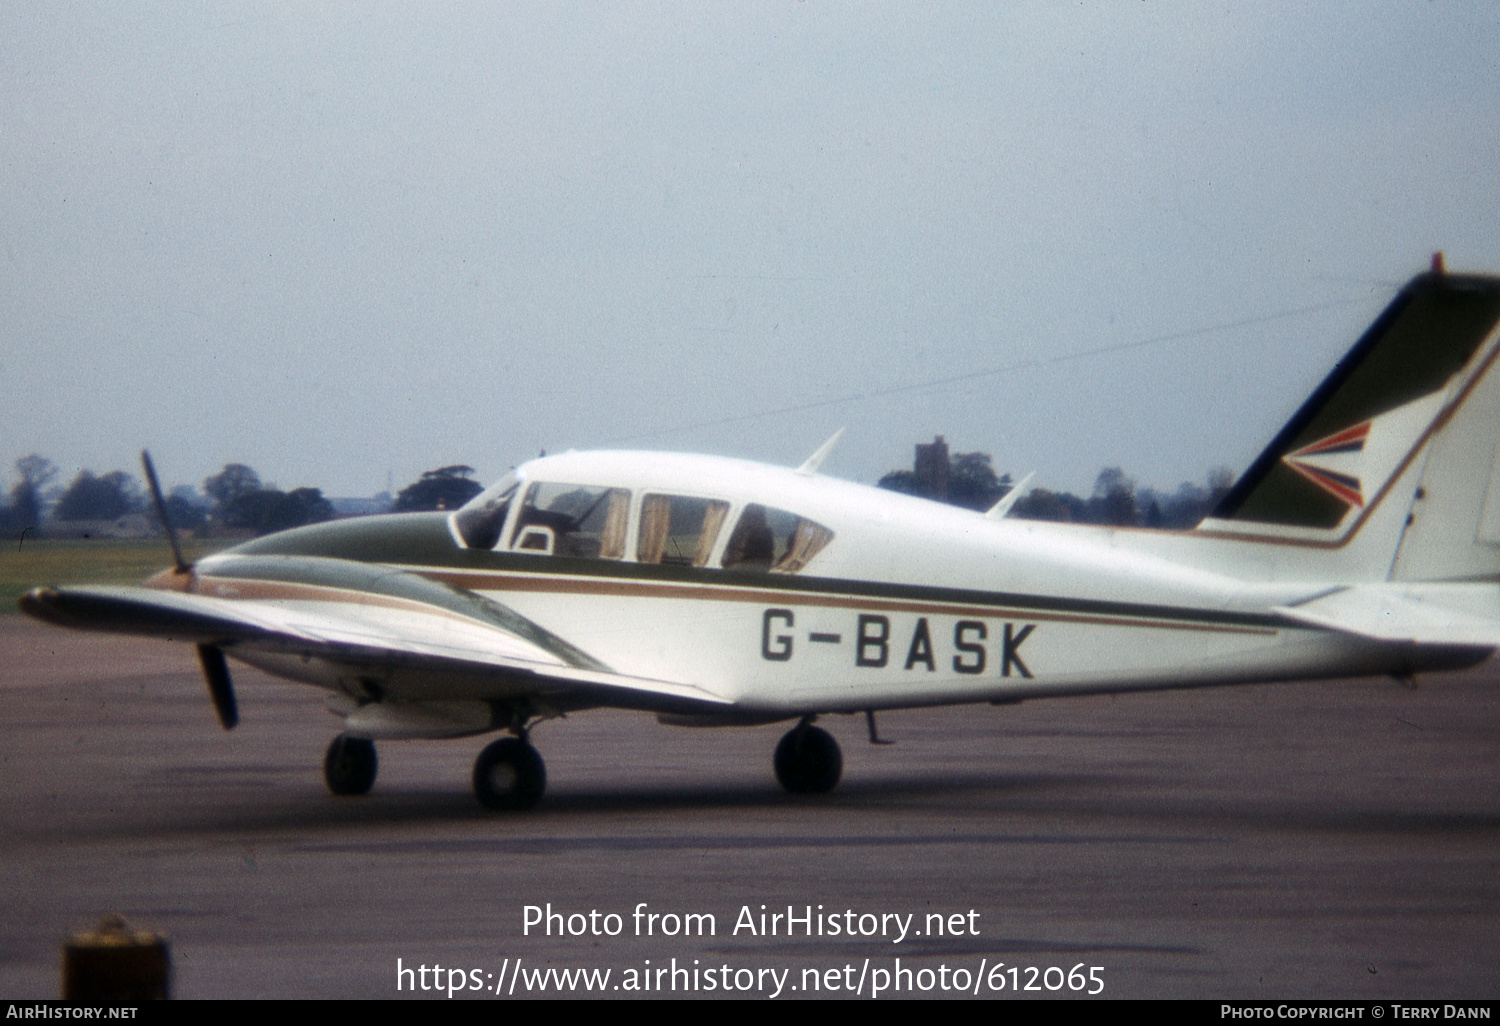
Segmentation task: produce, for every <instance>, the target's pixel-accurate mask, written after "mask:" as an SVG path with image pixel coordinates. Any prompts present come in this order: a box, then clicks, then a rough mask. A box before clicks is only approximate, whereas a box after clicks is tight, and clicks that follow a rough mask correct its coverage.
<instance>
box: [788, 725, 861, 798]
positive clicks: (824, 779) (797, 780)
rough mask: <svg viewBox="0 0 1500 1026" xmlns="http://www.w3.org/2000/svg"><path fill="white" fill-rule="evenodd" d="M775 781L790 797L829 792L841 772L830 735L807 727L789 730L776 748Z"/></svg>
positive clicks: (841, 761) (841, 763) (836, 746)
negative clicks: (791, 795) (792, 795)
mask: <svg viewBox="0 0 1500 1026" xmlns="http://www.w3.org/2000/svg"><path fill="white" fill-rule="evenodd" d="M775 761H776V779H777V780H779V781H781V786H782V787H784V788H786V789H787V790H788V791H790V792H791V793H792V794H823V793H825V792H827V791H832V790H833V789H834V787H835V786H836V785H837V784H838V782H839V777H840V775H842V774H843V772H844V756H843V755H842V754H841V753H840V752H839V743H838V742H837V741H835V740H834V739H833V735H832V734H830V733H828V731H826V730H824V729H822V728H821V727H814V726H812V725H810V724H807V725H803V726H797V727H793V728H792V729H791V730H789V731H787V732H786V736H785V737H783V738H782V739H781V742H780V743H779V744H778V745H777V746H776V760H775Z"/></svg>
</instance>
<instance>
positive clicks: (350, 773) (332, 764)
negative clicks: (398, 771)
mask: <svg viewBox="0 0 1500 1026" xmlns="http://www.w3.org/2000/svg"><path fill="white" fill-rule="evenodd" d="M378 769H379V765H378V764H377V762H376V760H375V742H374V741H371V740H370V739H369V738H367V737H350V736H349V735H348V734H340V735H339V736H338V737H336V738H334V739H333V741H332V742H331V743H330V744H329V746H328V754H327V755H325V756H324V757H323V779H324V780H325V781H327V782H328V790H330V791H332V792H333V793H334V794H339V795H350V794H369V793H370V788H371V787H374V786H375V773H376V771H377V770H378Z"/></svg>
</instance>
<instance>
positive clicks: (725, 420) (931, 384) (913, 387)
mask: <svg viewBox="0 0 1500 1026" xmlns="http://www.w3.org/2000/svg"><path fill="white" fill-rule="evenodd" d="M1365 299H1366V297H1364V296H1355V297H1352V298H1349V299H1335V300H1329V301H1328V302H1325V303H1314V304H1312V305H1311V306H1298V307H1291V308H1289V309H1285V310H1278V311H1276V312H1275V313H1269V314H1257V315H1256V316H1254V317H1243V318H1240V319H1239V320H1234V321H1225V322H1223V323H1220V324H1210V325H1205V326H1202V327H1197V328H1189V329H1187V330H1185V331H1174V332H1169V333H1167V334H1164V335H1153V336H1151V337H1150V338H1143V339H1134V340H1132V341H1130V342H1116V343H1112V344H1110V345H1106V346H1097V347H1095V348H1093V349H1083V350H1079V351H1078V352H1074V353H1063V354H1061V355H1059V356H1048V357H1038V358H1032V359H1024V360H1016V361H1013V362H1011V363H1007V364H1004V365H1003V366H999V367H989V368H985V369H983V370H975V371H966V372H965V373H963V374H950V375H946V376H944V377H940V378H928V379H926V380H925V381H915V382H909V383H907V384H903V385H888V386H886V387H884V388H876V389H871V390H869V391H866V392H852V393H848V394H845V395H840V396H834V397H831V398H827V399H812V400H809V401H807V402H802V403H793V404H792V405H790V406H781V407H777V408H775V409H771V410H759V411H756V412H754V413H741V414H736V415H734V416H731V417H716V418H714V419H712V420H701V421H696V422H694V423H691V424H679V425H677V426H675V427H669V428H658V429H656V430H654V431H646V432H642V433H639V434H633V435H623V436H619V437H616V438H612V439H610V440H608V441H607V442H606V443H605V444H608V445H614V444H618V443H621V442H638V441H643V440H645V439H648V438H660V437H662V436H664V435H675V434H680V433H682V432H687V431H700V430H703V429H705V428H715V427H724V426H726V425H729V424H743V423H745V422H747V421H753V420H762V419H764V418H766V417H779V416H783V415H786V414H789V413H805V412H807V411H808V410H817V409H824V408H826V407H830V406H842V405H844V404H846V403H852V402H859V401H860V400H864V399H882V398H886V397H888V396H893V395H902V394H905V393H909V392H921V391H925V390H927V389H935V388H942V387H944V386H946V385H956V384H960V383H962V382H965V381H977V380H980V379H983V378H992V377H995V376H997V375H1001V374H1010V373H1013V372H1015V371H1019V370H1031V369H1036V368H1041V367H1052V366H1056V365H1058V364H1063V363H1071V362H1073V361H1075V360H1087V359H1092V358H1094V357H1097V356H1108V355H1110V354H1112V353H1123V352H1129V351H1131V350H1134V349H1144V348H1147V347H1148V346H1156V345H1162V344H1164V343H1168V342H1182V341H1185V340H1187V339H1192V338H1201V337H1203V336H1205V335H1212V334H1216V333H1218V332H1221V331H1233V330H1235V329H1236V328H1248V327H1254V326H1255V325H1258V324H1269V323H1271V322H1273V321H1279V320H1286V319H1288V318H1292V317H1302V316H1306V315H1308V314H1314V313H1321V312H1323V311H1325V310H1333V309H1336V308H1338V307H1343V306H1352V305H1354V304H1355V303H1362V302H1365Z"/></svg>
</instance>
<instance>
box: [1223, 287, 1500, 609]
mask: <svg viewBox="0 0 1500 1026" xmlns="http://www.w3.org/2000/svg"><path fill="white" fill-rule="evenodd" d="M1497 325H1500V279H1496V278H1488V277H1480V276H1475V275H1449V274H1444V273H1441V272H1440V271H1433V272H1431V273H1428V274H1423V275H1420V276H1418V277H1417V278H1415V279H1414V280H1413V281H1412V282H1411V283H1410V284H1408V285H1407V286H1406V288H1404V289H1403V290H1402V291H1401V293H1400V294H1399V295H1398V296H1397V297H1396V299H1395V300H1394V301H1393V302H1392V303H1391V305H1390V306H1389V307H1387V308H1386V310H1385V312H1384V313H1382V314H1381V315H1380V317H1379V318H1378V319H1377V320H1376V321H1375V323H1374V324H1373V325H1372V326H1371V327H1370V329H1369V330H1368V331H1366V332H1365V334H1364V336H1363V337H1361V338H1360V340H1359V341H1358V342H1357V343H1355V345H1354V348H1353V349H1351V350H1350V351H1349V352H1348V354H1346V355H1345V357H1344V358H1343V359H1342V360H1340V361H1339V363H1338V365H1337V366H1335V367H1334V369H1333V372H1332V373H1331V374H1329V376H1328V377H1327V379H1325V380H1324V381H1323V383H1322V384H1321V385H1320V386H1319V387H1318V389H1317V390H1316V391H1315V392H1314V393H1313V394H1312V396H1311V397H1310V398H1309V399H1308V400H1307V402H1306V403H1304V404H1303V405H1302V408H1301V409H1300V410H1298V411H1297V413H1296V415H1295V416H1294V417H1293V418H1292V419H1291V421H1289V422H1288V423H1287V425H1286V427H1284V428H1282V430H1281V432H1280V433H1279V434H1278V435H1277V436H1276V438H1275V439H1274V440H1273V441H1272V442H1271V444H1270V445H1269V446H1268V447H1267V448H1266V450H1265V451H1264V452H1262V453H1261V455H1260V456H1259V458H1257V459H1256V461H1255V462H1254V463H1253V464H1252V465H1251V466H1250V469H1249V470H1248V471H1246V472H1245V475H1244V476H1243V477H1242V478H1241V479H1240V480H1239V481H1238V482H1236V484H1235V486H1234V487H1233V488H1232V489H1231V490H1230V491H1229V493H1228V494H1227V495H1226V496H1225V497H1224V499H1223V501H1222V502H1221V503H1220V504H1219V506H1218V508H1217V509H1216V510H1215V511H1214V513H1213V515H1212V516H1211V517H1210V518H1209V519H1207V520H1205V521H1204V522H1203V523H1202V524H1201V525H1200V527H1199V530H1200V531H1202V532H1204V533H1207V534H1213V535H1220V536H1229V537H1240V538H1244V539H1246V540H1257V541H1264V542H1280V543H1282V544H1286V545H1292V546H1303V547H1306V548H1309V549H1317V550H1323V551H1324V552H1326V553H1328V554H1334V553H1336V554H1337V560H1336V562H1337V563H1338V565H1339V568H1340V571H1341V573H1342V574H1343V575H1344V576H1346V577H1347V578H1349V579H1355V580H1384V579H1386V578H1387V577H1392V576H1394V577H1399V578H1402V579H1409V580H1418V579H1420V580H1432V579H1439V578H1444V577H1452V576H1454V575H1455V574H1456V572H1457V568H1458V567H1459V566H1462V565H1468V566H1471V567H1472V566H1475V565H1476V563H1475V560H1476V559H1478V560H1479V562H1478V564H1477V565H1478V566H1480V567H1481V568H1487V569H1482V570H1481V573H1483V574H1491V575H1493V574H1494V573H1496V572H1500V541H1496V542H1488V541H1485V540H1483V535H1484V533H1485V531H1486V530H1488V528H1486V527H1485V526H1484V525H1485V524H1488V523H1489V519H1486V517H1490V518H1491V519H1493V520H1494V524H1493V525H1492V526H1493V527H1494V529H1495V535H1496V537H1497V539H1500V482H1497V478H1500V463H1497V459H1500V457H1497V450H1496V443H1497V442H1500V419H1497V414H1500V372H1497V373H1491V367H1492V364H1493V363H1494V362H1495V357H1496V349H1497V344H1500V342H1497ZM1492 483H1493V487H1492ZM1491 491H1494V493H1495V499H1494V510H1493V512H1492V514H1486V513H1485V512H1484V510H1485V507H1486V501H1487V499H1488V498H1489V495H1490V492H1491ZM1398 551H1399V555H1398Z"/></svg>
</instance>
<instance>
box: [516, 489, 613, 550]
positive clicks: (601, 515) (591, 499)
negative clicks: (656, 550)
mask: <svg viewBox="0 0 1500 1026" xmlns="http://www.w3.org/2000/svg"><path fill="white" fill-rule="evenodd" d="M629 514H630V492H629V491H627V490H626V489H624V488H601V487H595V486H592V485H574V484H551V483H547V482H537V483H536V484H533V485H532V486H531V487H530V488H528V489H527V490H526V498H525V500H524V501H523V502H522V504H521V511H520V514H519V516H518V517H517V518H516V531H515V539H514V541H513V542H512V547H513V548H514V549H515V550H516V551H517V552H534V553H538V554H542V555H556V556H574V557H578V558H582V559H621V558H623V557H624V555H625V527H626V523H627V520H628V518H629Z"/></svg>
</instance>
